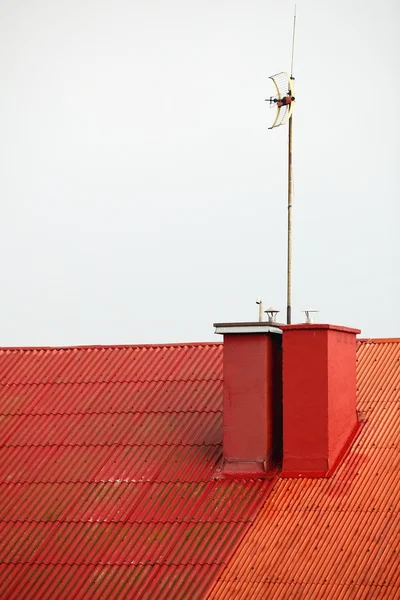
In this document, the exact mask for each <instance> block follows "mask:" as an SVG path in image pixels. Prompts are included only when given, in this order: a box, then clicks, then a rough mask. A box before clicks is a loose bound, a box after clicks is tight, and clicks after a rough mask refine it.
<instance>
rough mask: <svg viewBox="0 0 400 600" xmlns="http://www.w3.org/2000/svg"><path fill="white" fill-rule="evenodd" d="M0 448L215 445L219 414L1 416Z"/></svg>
mask: <svg viewBox="0 0 400 600" xmlns="http://www.w3.org/2000/svg"><path fill="white" fill-rule="evenodd" d="M0 425H1V429H2V434H1V438H2V444H1V445H2V446H53V445H62V446H68V445H72V446H83V445H86V446H90V445H108V446H110V445H112V444H124V445H130V446H133V445H137V446H140V445H142V444H148V443H149V440H150V443H151V444H152V445H158V444H162V445H172V444H174V445H177V444H188V445H191V446H193V445H203V444H206V445H208V444H219V443H221V438H222V413H221V412H219V413H213V412H183V411H181V412H178V413H167V412H157V413H139V412H131V413H114V412H112V413H107V414H103V413H102V414H95V413H92V414H85V415H81V414H71V415H58V414H57V415H17V416H14V415H12V416H4V417H2V418H1V421H0Z"/></svg>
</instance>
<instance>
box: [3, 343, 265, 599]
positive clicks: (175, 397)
mask: <svg viewBox="0 0 400 600" xmlns="http://www.w3.org/2000/svg"><path fill="white" fill-rule="evenodd" d="M221 409H222V346H221V344H197V345H196V344H187V345H169V346H130V347H104V348H101V347H93V348H92V347H88V348H62V349H45V348H38V349H24V350H23V349H3V350H0V425H1V428H0V515H1V516H0V597H1V598H3V597H4V598H5V597H6V598H8V599H12V598H18V599H20V598H23V597H26V598H43V599H46V598H49V599H53V598H57V599H60V598H66V599H67V598H68V599H70V598H73V599H74V600H76V599H79V598H82V599H83V598H91V599H92V598H101V599H102V600H103V599H104V598H110V599H112V600H115V598H118V599H120V598H135V599H141V598H148V599H150V598H155V597H157V598H160V599H167V598H168V599H169V598H174V599H175V598H202V597H204V594H205V593H206V590H207V589H208V587H209V586H210V585H211V583H212V581H213V580H214V578H215V576H216V574H217V572H218V571H219V570H220V568H221V566H222V564H223V563H224V562H226V561H227V560H228V558H229V556H230V555H231V554H232V552H233V551H234V548H235V547H236V546H237V543H238V541H239V540H240V539H241V537H243V535H244V533H245V531H246V530H247V529H248V527H249V526H250V524H251V523H252V521H253V520H254V518H255V516H256V514H257V512H258V510H259V507H260V506H261V505H262V503H263V502H264V500H265V498H266V496H267V495H268V493H269V491H270V486H271V482H268V481H264V482H263V481H217V480H214V479H213V474H214V472H215V470H216V468H217V467H218V466H219V464H220V461H221V459H222V449H221V435H222V422H221Z"/></svg>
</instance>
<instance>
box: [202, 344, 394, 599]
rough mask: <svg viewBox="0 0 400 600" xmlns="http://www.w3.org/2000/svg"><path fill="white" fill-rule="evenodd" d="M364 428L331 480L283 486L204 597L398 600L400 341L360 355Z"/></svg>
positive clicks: (366, 347) (368, 347)
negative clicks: (388, 599) (382, 599)
mask: <svg viewBox="0 0 400 600" xmlns="http://www.w3.org/2000/svg"><path fill="white" fill-rule="evenodd" d="M357 386H358V392H357V393H358V400H357V402H358V409H359V413H360V419H361V420H362V421H363V428H362V430H361V433H360V435H359V437H358V439H357V440H356V442H355V444H354V445H353V447H352V448H351V450H350V452H349V454H348V455H347V457H346V458H345V460H344V461H343V463H342V464H341V465H340V467H339V468H338V470H337V471H336V473H335V474H334V475H333V476H332V478H330V479H308V480H306V479H305V480H301V479H280V480H278V482H277V483H276V484H275V487H274V490H273V492H272V493H271V495H270V496H269V498H268V500H267V501H266V503H265V505H264V507H263V508H262V510H261V511H260V514H259V516H258V518H257V519H256V521H255V523H254V524H253V526H252V527H251V528H250V529H249V531H248V533H247V534H246V536H245V537H244V538H243V540H242V542H241V543H240V544H239V547H238V548H237V550H236V551H235V554H234V556H233V558H232V560H231V561H230V563H229V565H228V567H227V568H226V569H225V570H224V571H223V572H222V573H221V575H220V577H219V580H218V582H217V584H216V585H215V587H214V589H213V590H212V592H211V593H210V594H209V596H208V598H209V599H210V600H211V599H218V600H222V599H225V600H228V599H229V600H230V599H231V598H235V599H236V600H247V599H248V598H252V600H253V599H254V600H257V599H259V600H261V599H262V600H264V599H265V598H268V599H275V598H276V599H278V598H279V599H285V600H287V599H288V598H313V599H314V598H325V599H327V600H331V599H332V598H335V600H339V599H342V598H346V599H350V598H351V599H354V598H385V599H386V598H400V558H399V555H400V476H399V466H400V463H399V440H400V340H365V341H363V342H362V343H360V344H359V346H358V350H357Z"/></svg>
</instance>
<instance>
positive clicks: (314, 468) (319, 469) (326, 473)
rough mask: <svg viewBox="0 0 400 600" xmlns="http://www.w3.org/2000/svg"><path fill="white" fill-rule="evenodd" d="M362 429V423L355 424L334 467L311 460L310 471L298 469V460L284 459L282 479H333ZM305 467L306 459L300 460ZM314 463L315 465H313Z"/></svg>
mask: <svg viewBox="0 0 400 600" xmlns="http://www.w3.org/2000/svg"><path fill="white" fill-rule="evenodd" d="M361 427H362V423H360V422H359V421H357V423H356V424H355V426H354V428H353V430H352V432H351V434H350V435H349V437H348V439H347V442H346V443H345V444H344V446H343V448H342V449H341V451H340V452H339V454H338V455H337V457H336V458H335V460H334V461H333V463H332V465H331V466H330V467H329V465H328V460H327V459H326V460H324V461H322V460H318V459H313V458H310V459H309V460H308V463H309V468H308V469H302V470H300V469H298V468H296V462H297V461H298V459H296V458H292V459H291V458H287V459H284V462H283V468H282V471H281V473H280V475H279V476H280V478H281V479H316V478H325V479H328V478H329V477H331V476H332V475H333V474H334V473H335V471H336V469H337V467H338V465H339V464H340V463H341V462H342V461H343V460H344V459H345V457H346V456H347V454H348V452H349V451H350V449H351V447H352V445H353V444H354V441H355V439H356V438H357V436H358V434H359V432H360V430H361ZM300 460H301V462H302V463H303V465H304V462H305V461H304V459H300ZM313 461H314V464H313Z"/></svg>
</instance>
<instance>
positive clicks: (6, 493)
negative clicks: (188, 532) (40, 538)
mask: <svg viewBox="0 0 400 600" xmlns="http://www.w3.org/2000/svg"><path fill="white" fill-rule="evenodd" d="M246 490H247V491H246V494H245V495H243V488H242V487H241V486H240V485H238V484H237V482H236V481H232V482H226V481H208V482H207V481H203V482H200V483H199V482H179V481H178V482H177V481H173V482H166V483H140V484H139V483H138V484H137V485H131V482H125V481H113V482H101V483H93V482H91V483H77V482H75V483H73V482H70V483H54V484H52V485H48V484H47V483H43V482H41V483H24V484H3V485H0V496H1V497H3V498H4V502H3V503H2V520H3V521H4V522H7V523H17V522H21V521H22V519H21V516H22V515H23V521H24V522H31V521H32V522H33V521H36V522H40V521H43V522H56V521H60V522H67V523H70V522H74V523H77V522H89V523H92V522H99V523H111V522H121V521H122V522H127V523H152V522H157V523H175V522H182V523H189V522H191V521H193V522H208V521H210V522H223V521H226V522H232V523H239V522H241V521H243V522H244V521H246V520H247V519H248V518H249V515H250V516H251V514H252V512H251V511H252V509H253V507H254V506H257V505H258V502H259V501H261V500H262V499H263V498H264V496H265V494H264V487H263V486H261V485H260V484H259V482H254V481H249V482H248V484H246ZM171 500H173V505H172V503H171ZM253 516H254V515H253Z"/></svg>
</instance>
